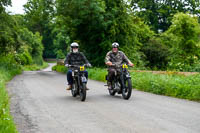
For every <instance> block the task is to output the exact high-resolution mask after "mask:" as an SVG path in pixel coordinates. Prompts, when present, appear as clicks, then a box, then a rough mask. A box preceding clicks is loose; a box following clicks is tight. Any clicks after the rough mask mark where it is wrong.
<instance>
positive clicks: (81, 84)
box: [69, 65, 87, 101]
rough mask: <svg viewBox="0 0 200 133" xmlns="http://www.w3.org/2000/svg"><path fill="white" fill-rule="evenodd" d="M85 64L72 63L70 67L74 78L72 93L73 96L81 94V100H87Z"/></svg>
mask: <svg viewBox="0 0 200 133" xmlns="http://www.w3.org/2000/svg"><path fill="white" fill-rule="evenodd" d="M85 66H86V65H83V66H78V65H70V66H69V67H70V68H71V70H72V78H73V84H72V89H71V93H72V96H73V97H76V96H77V95H79V96H80V98H81V101H85V99H86V83H87V78H86V76H85V73H84V70H85Z"/></svg>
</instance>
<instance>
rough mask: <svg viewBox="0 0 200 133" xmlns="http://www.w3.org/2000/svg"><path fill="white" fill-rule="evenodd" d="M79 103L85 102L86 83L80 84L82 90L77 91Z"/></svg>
mask: <svg viewBox="0 0 200 133" xmlns="http://www.w3.org/2000/svg"><path fill="white" fill-rule="evenodd" d="M79 94H80V98H81V101H85V99H86V83H82V88H80V91H79Z"/></svg>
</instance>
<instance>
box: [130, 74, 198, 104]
mask: <svg viewBox="0 0 200 133" xmlns="http://www.w3.org/2000/svg"><path fill="white" fill-rule="evenodd" d="M131 75H132V82H133V87H134V88H136V89H139V90H142V91H147V92H152V93H155V94H160V95H167V96H173V97H177V98H184V99H189V100H197V101H199V100H200V84H199V83H200V82H199V79H200V75H199V74H197V75H191V76H183V75H174V74H170V73H169V74H168V75H162V74H152V73H147V72H143V73H141V72H133V73H131Z"/></svg>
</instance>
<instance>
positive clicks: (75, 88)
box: [71, 83, 77, 97]
mask: <svg viewBox="0 0 200 133" xmlns="http://www.w3.org/2000/svg"><path fill="white" fill-rule="evenodd" d="M71 93H72V96H73V97H76V96H77V85H76V83H73V84H72V89H71Z"/></svg>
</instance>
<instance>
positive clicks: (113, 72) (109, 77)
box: [108, 68, 116, 82]
mask: <svg viewBox="0 0 200 133" xmlns="http://www.w3.org/2000/svg"><path fill="white" fill-rule="evenodd" d="M115 71H116V70H115V69H114V68H109V69H108V81H109V82H112V80H113V77H114V76H115Z"/></svg>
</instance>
